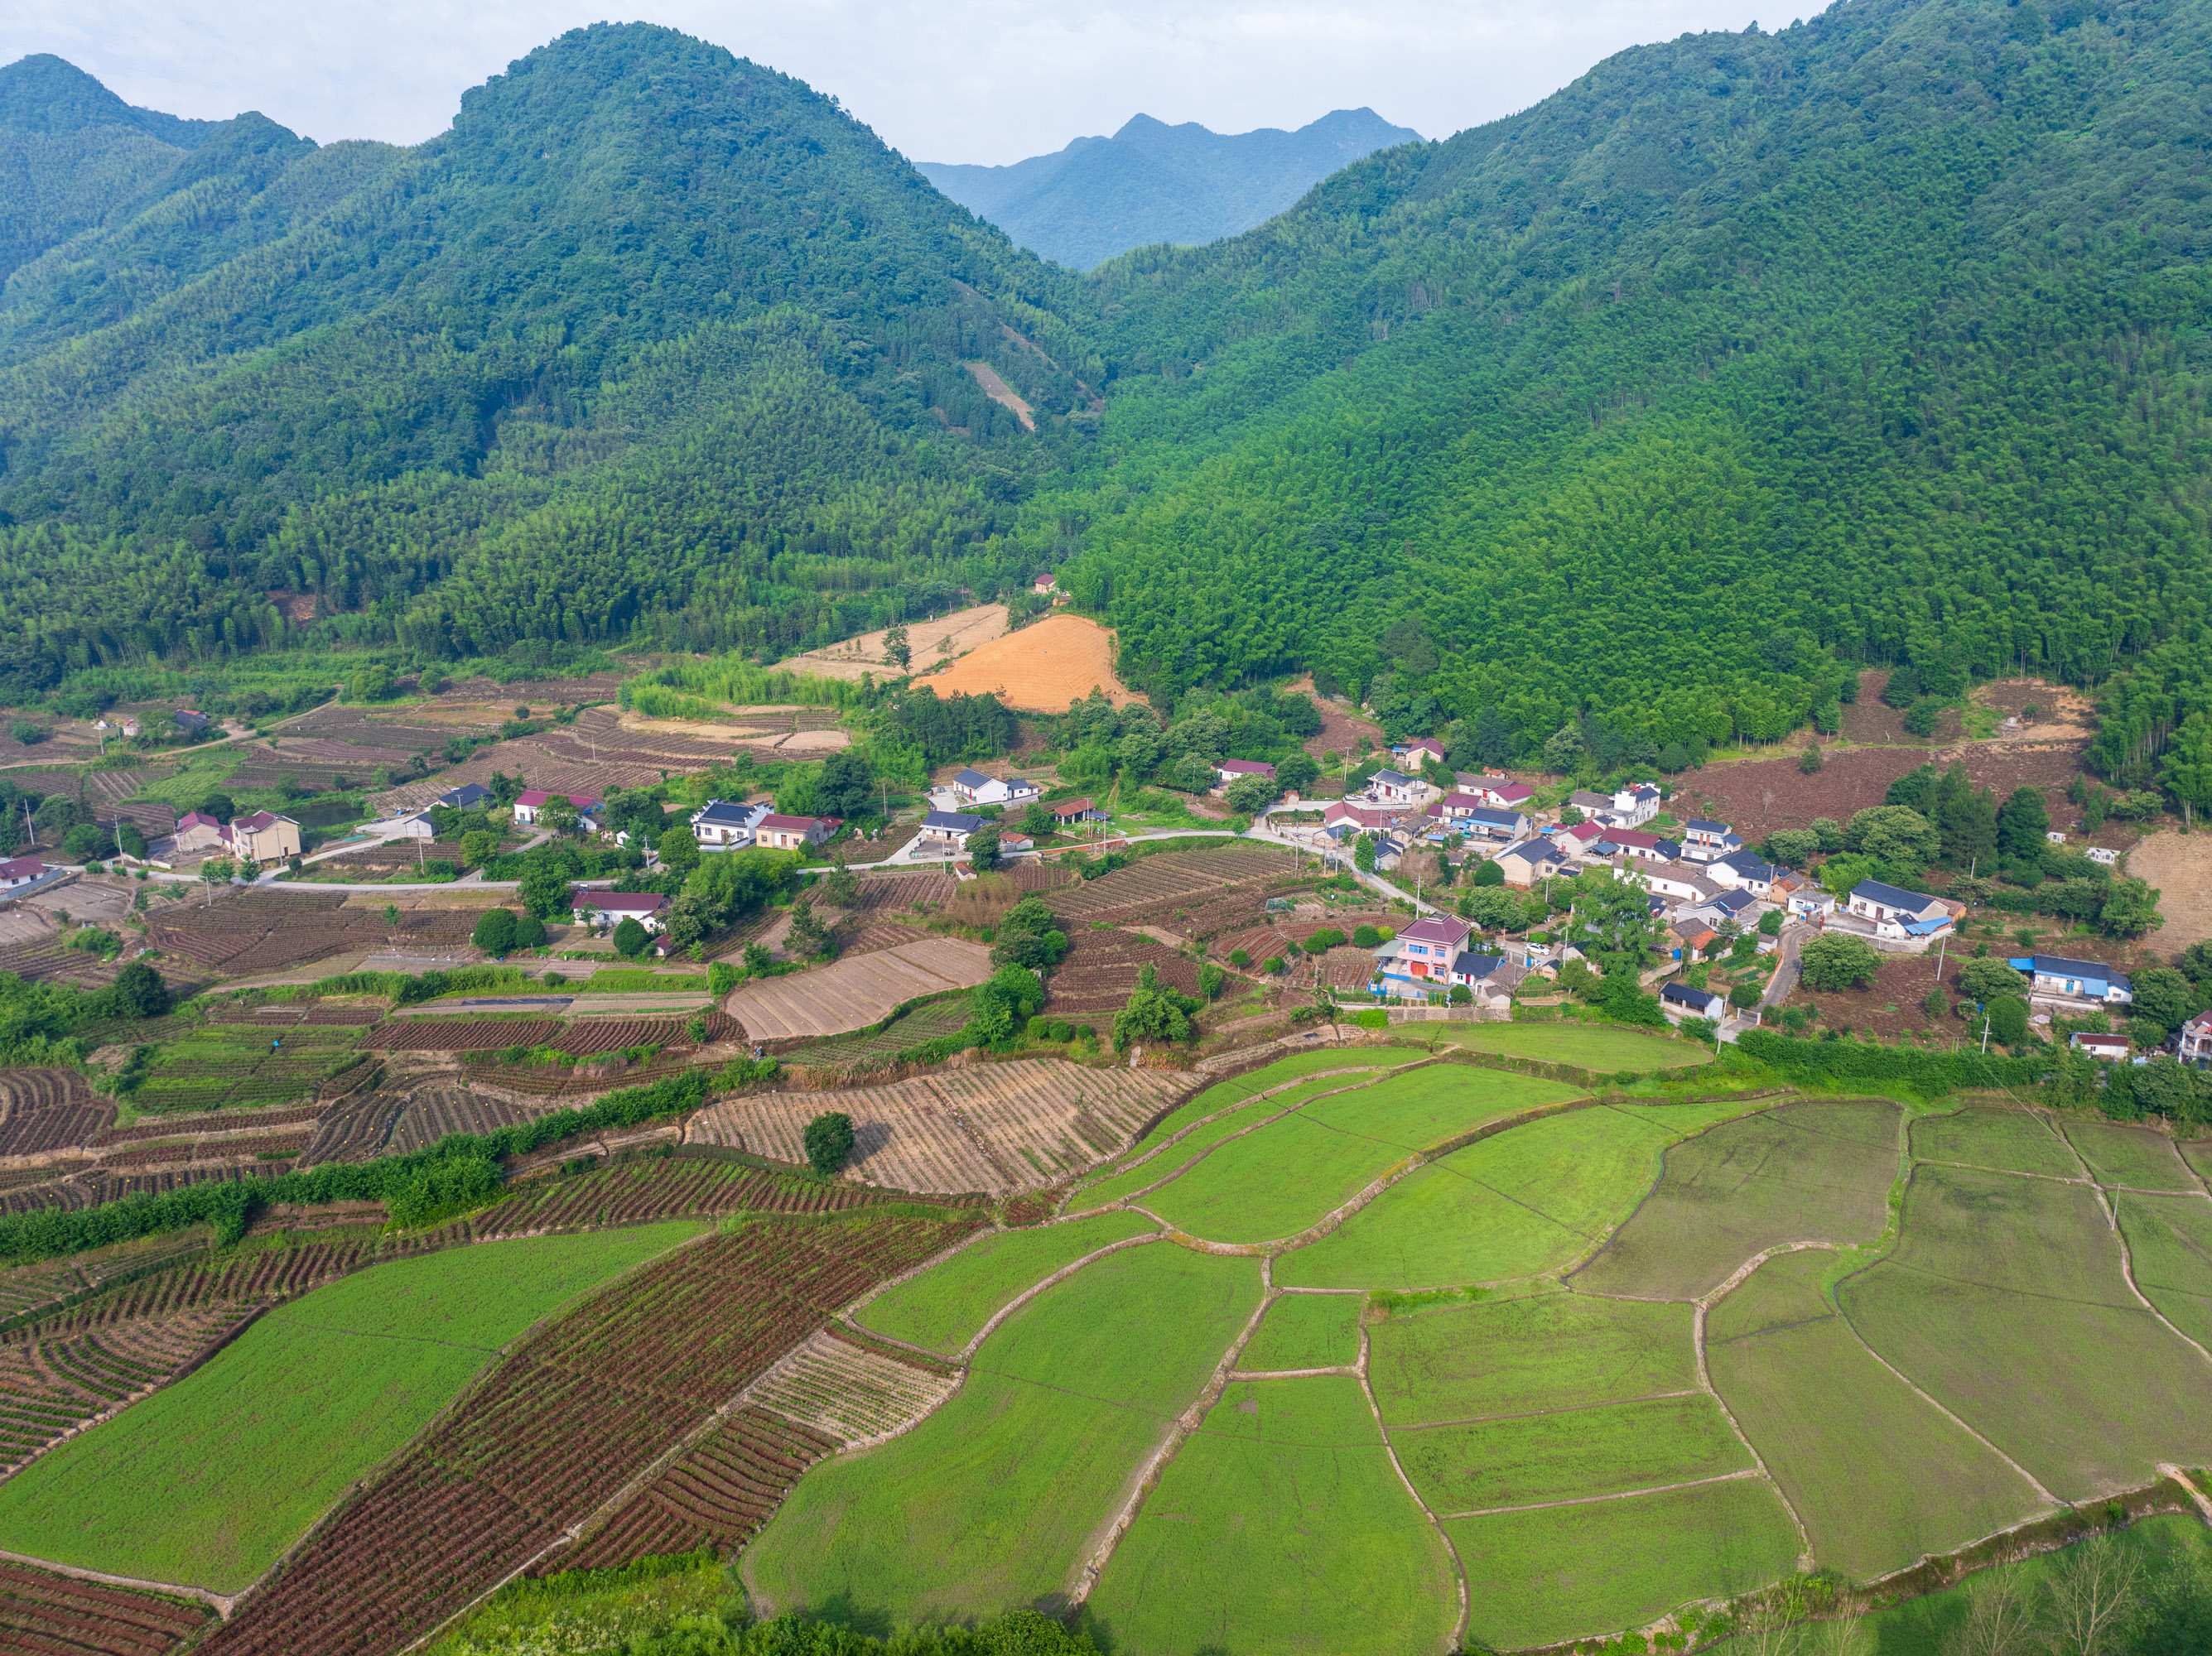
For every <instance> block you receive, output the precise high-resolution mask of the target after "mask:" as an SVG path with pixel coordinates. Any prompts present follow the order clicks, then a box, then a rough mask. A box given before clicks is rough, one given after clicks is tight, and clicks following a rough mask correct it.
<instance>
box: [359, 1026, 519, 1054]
mask: <svg viewBox="0 0 2212 1656" xmlns="http://www.w3.org/2000/svg"><path fill="white" fill-rule="evenodd" d="M560 1033H561V1024H560V1022H559V1020H558V1019H556V1018H394V1019H392V1021H391V1022H386V1023H380V1024H379V1025H377V1027H376V1028H374V1029H372V1030H370V1031H369V1033H368V1035H367V1036H366V1037H365V1038H364V1039H363V1040H362V1043H361V1044H362V1046H366V1047H368V1048H369V1049H370V1050H372V1051H374V1052H483V1051H496V1050H498V1049H499V1048H501V1047H503V1046H545V1045H547V1044H548V1043H549V1042H550V1041H551V1040H552V1039H553V1038H554V1037H555V1036H556V1035H557V1034H560Z"/></svg>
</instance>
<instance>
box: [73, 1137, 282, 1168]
mask: <svg viewBox="0 0 2212 1656" xmlns="http://www.w3.org/2000/svg"><path fill="white" fill-rule="evenodd" d="M312 1137H313V1132H312V1131H308V1130H307V1129H304V1128H303V1129H301V1130H300V1131H296V1132H272V1133H257V1134H255V1135H254V1136H253V1137H251V1138H216V1139H202V1140H199V1141H197V1142H187V1143H170V1144H147V1145H144V1146H143V1147H142V1148H140V1149H135V1150H118V1151H117V1152H116V1153H115V1154H114V1155H112V1156H108V1157H106V1159H105V1160H104V1161H103V1162H101V1164H100V1165H101V1166H102V1167H103V1168H166V1167H171V1166H174V1165H177V1164H179V1163H190V1164H192V1165H195V1166H197V1165H212V1164H214V1163H216V1162H238V1161H243V1160H245V1159H246V1158H247V1157H256V1158H259V1157H275V1156H297V1155H298V1154H299V1153H300V1152H301V1150H303V1149H307V1141H308V1140H309V1139H310V1138H312Z"/></svg>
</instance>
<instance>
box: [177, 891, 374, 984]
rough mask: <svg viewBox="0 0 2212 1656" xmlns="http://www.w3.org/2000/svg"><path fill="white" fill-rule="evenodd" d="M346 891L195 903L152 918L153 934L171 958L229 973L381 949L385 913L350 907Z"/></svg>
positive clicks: (243, 894)
mask: <svg viewBox="0 0 2212 1656" xmlns="http://www.w3.org/2000/svg"><path fill="white" fill-rule="evenodd" d="M344 905H345V895H344V894H343V892H337V891H317V890H314V889H312V888H304V889H303V888H299V887H291V888H285V889H276V890H246V891H238V892H234V893H227V894H225V895H221V896H219V897H217V898H216V901H214V902H212V903H209V902H205V901H202V900H200V899H197V898H191V899H187V900H186V901H184V902H181V903H175V904H172V905H171V906H170V907H167V908H162V909H157V910H155V911H154V912H152V913H149V914H148V915H147V917H146V919H147V928H146V931H147V936H148V937H150V938H151V939H152V941H153V943H154V946H155V948H157V949H160V950H161V952H162V953H163V954H165V955H175V956H177V957H178V958H179V960H185V961H191V962H192V963H193V964H194V965H196V966H202V967H205V968H208V969H209V970H210V971H216V972H221V973H223V974H226V975H229V976H244V975H246V974H252V973H255V972H278V971H282V970H283V969H284V968H286V967H290V966H304V965H306V964H307V962H309V961H319V960H321V959H323V958H324V957H325V955H336V954H340V953H343V952H345V951H348V950H351V949H374V948H377V947H379V946H380V945H381V944H382V943H384V942H385V941H386V938H388V937H390V936H391V934H392V927H391V926H390V925H387V924H386V921H385V919H384V918H383V916H382V915H380V914H379V913H374V912H372V911H369V910H365V909H347V908H346V907H344Z"/></svg>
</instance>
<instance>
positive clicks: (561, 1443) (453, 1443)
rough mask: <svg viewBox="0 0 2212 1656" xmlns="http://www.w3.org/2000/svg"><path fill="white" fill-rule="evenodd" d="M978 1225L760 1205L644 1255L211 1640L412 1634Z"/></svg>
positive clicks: (539, 1340) (306, 1650) (275, 1644)
mask: <svg viewBox="0 0 2212 1656" xmlns="http://www.w3.org/2000/svg"><path fill="white" fill-rule="evenodd" d="M979 1222H980V1221H979ZM970 1228H972V1226H970V1225H969V1224H965V1223H963V1222H935V1221H929V1220H914V1219H877V1220H869V1219H860V1220H857V1221H847V1222H842V1223H838V1224H835V1225H827V1226H825V1225H821V1224H818V1223H806V1222H777V1221H772V1220H771V1221H763V1222H758V1223H756V1224H751V1225H748V1226H746V1227H744V1228H742V1229H740V1230H738V1231H736V1232H733V1233H726V1234H719V1235H715V1236H712V1237H709V1238H708V1239H706V1240H703V1241H701V1242H698V1243H696V1244H694V1245H692V1246H690V1247H684V1248H682V1249H679V1250H678V1252H677V1253H674V1254H671V1255H669V1256H667V1257H666V1258H665V1259H661V1260H659V1261H656V1262H655V1263H654V1264H653V1265H648V1266H647V1267H645V1268H644V1269H643V1270H641V1271H639V1272H637V1273H636V1274H635V1275H634V1276H632V1277H629V1278H628V1279H626V1280H625V1281H624V1282H623V1283H617V1284H616V1285H615V1286H614V1287H612V1288H611V1289H607V1290H605V1291H604V1292H603V1293H601V1294H599V1295H597V1296H595V1297H594V1298H593V1299H592V1300H591V1301H587V1302H586V1304H585V1305H583V1306H582V1307H580V1308H579V1309H577V1310H576V1311H574V1312H573V1313H570V1314H568V1316H566V1317H563V1318H562V1319H560V1320H559V1321H557V1322H556V1323H555V1324H553V1325H551V1326H550V1327H549V1328H547V1329H546V1330H544V1331H543V1332H542V1333H540V1334H538V1335H537V1336H536V1337H534V1338H532V1339H531V1340H529V1341H528V1342H527V1343H526V1344H524V1345H523V1346H522V1347H520V1349H518V1350H516V1351H514V1352H513V1354H512V1355H511V1356H508V1357H507V1360H506V1361H505V1362H502V1363H501V1365H500V1366H499V1367H498V1368H495V1370H494V1371H493V1372H492V1373H491V1374H490V1375H489V1377H488V1378H487V1379H486V1380H485V1381H484V1382H483V1384H482V1385H481V1386H478V1387H477V1389H476V1390H475V1391H474V1392H471V1394H470V1395H469V1396H468V1397H467V1398H465V1400H464V1401H463V1402H462V1403H461V1404H460V1405H459V1407H458V1408H457V1409H456V1410H454V1411H453V1413H452V1414H450V1415H449V1416H447V1418H446V1419H445V1420H444V1421H443V1422H441V1424H440V1425H439V1426H437V1427H436V1428H435V1429H433V1430H432V1431H431V1433H430V1434H429V1435H428V1436H427V1437H426V1438H425V1439H424V1440H423V1441H422V1442H420V1443H419V1444H418V1445H417V1446H416V1447H415V1448H413V1449H412V1450H410V1452H409V1453H407V1454H406V1455H405V1456H404V1457H403V1459H401V1460H400V1461H399V1463H398V1464H397V1465H394V1466H393V1467H392V1469H391V1470H390V1471H388V1472H387V1473H386V1475H385V1476H384V1477H381V1478H380V1479H379V1480H378V1481H377V1483H375V1484H374V1485H373V1486H372V1487H371V1488H370V1489H368V1491H367V1492H366V1493H365V1494H363V1495H362V1496H360V1497H359V1498H357V1499H356V1500H355V1501H352V1502H351V1503H350V1504H349V1505H348V1506H347V1507H344V1508H343V1509H342V1510H341V1511H340V1512H339V1513H337V1515H336V1516H335V1517H334V1518H333V1519H332V1520H331V1521H330V1522H328V1523H326V1524H325V1525H324V1526H322V1527H321V1528H320V1529H319V1530H318V1531H317V1532H315V1534H314V1535H313V1538H311V1539H310V1540H309V1541H308V1543H307V1545H306V1546H305V1547H304V1548H303V1549H302V1550H301V1551H300V1552H299V1553H298V1554H296V1555H295V1556H294V1557H293V1559H292V1560H291V1561H290V1562H289V1565H288V1566H287V1567H285V1568H283V1571H282V1572H281V1573H280V1574H278V1575H277V1576H276V1578H275V1579H274V1580H272V1581H271V1582H270V1583H269V1584H268V1585H267V1586H265V1587H264V1589H262V1590H261V1591H260V1592H258V1593H257V1594H256V1596H255V1597H254V1598H252V1600H251V1601H250V1602H249V1603H248V1604H246V1607H245V1608H244V1609H243V1610H242V1611H240V1613H239V1614H238V1616H237V1617H235V1618H234V1620H233V1621H231V1622H230V1623H228V1624H227V1625H226V1626H224V1627H222V1628H221V1629H217V1630H216V1633H215V1634H214V1635H212V1636H211V1637H210V1639H209V1640H208V1641H207V1642H206V1643H205V1644H204V1646H203V1648H204V1649H205V1650H206V1651H208V1652H209V1653H210V1656H262V1653H267V1656H324V1653H336V1652H340V1651H343V1652H345V1653H348V1656H385V1653H389V1652H395V1651H398V1650H400V1649H402V1648H404V1647H405V1646H407V1645H408V1644H410V1643H411V1642H412V1641H415V1640H416V1639H417V1638H420V1637H422V1635H425V1634H427V1633H428V1632H429V1631H431V1630H432V1629H434V1628H435V1627H436V1626H437V1625H438V1624H439V1623H441V1622H442V1621H444V1620H445V1619H446V1618H447V1617H449V1616H451V1615H452V1614H453V1613H454V1612H455V1611H458V1610H459V1609H460V1608H461V1607H462V1606H464V1605H465V1604H467V1603H468V1602H469V1601H470V1600H471V1599H472V1598H475V1597H476V1596H477V1594H478V1593H480V1592H483V1590H484V1589H486V1588H487V1587H489V1586H491V1585H492V1584H493V1583H494V1582H495V1581H497V1580H500V1579H501V1577H502V1576H504V1575H505V1574H507V1573H508V1572H509V1571H511V1570H513V1569H516V1568H520V1567H522V1566H524V1565H526V1564H527V1563H528V1562H531V1560H532V1558H533V1557H534V1556H536V1555H538V1554H539V1553H541V1552H542V1551H544V1550H545V1549H546V1548H548V1547H549V1546H550V1545H551V1544H553V1543H554V1542H555V1541H556V1540H557V1539H558V1538H559V1536H560V1534H561V1532H562V1530H563V1529H566V1528H568V1526H572V1525H574V1524H577V1523H580V1522H582V1521H584V1520H586V1519H588V1518H590V1517H591V1516H592V1514H593V1513H594V1512H595V1511H596V1510H597V1509H598V1508H599V1507H601V1506H602V1505H604V1504H605V1502H607V1501H609V1500H610V1499H611V1498H612V1497H613V1496H614V1495H616V1494H617V1493H618V1492H619V1491H620V1490H621V1489H623V1486H624V1485H625V1484H626V1483H628V1482H629V1480H630V1479H631V1478H632V1477H635V1475H636V1473H637V1472H638V1471H641V1470H642V1469H643V1468H644V1467H645V1466H647V1465H649V1464H651V1462H652V1461H653V1459H655V1458H656V1457H657V1456H659V1455H660V1454H662V1453H665V1452H666V1451H667V1450H669V1449H671V1448H672V1447H676V1446H677V1445H678V1444H679V1443H681V1442H682V1441H684V1438H685V1437H686V1436H687V1435H690V1434H691V1433H693V1432H695V1431H697V1430H699V1429H701V1428H702V1427H704V1426H706V1425H707V1424H708V1422H710V1421H712V1420H713V1418H714V1410H715V1408H716V1407H717V1406H718V1405H720V1404H722V1403H723V1402H725V1401H726V1400H727V1399H728V1398H731V1397H732V1396H734V1395H735V1394H736V1393H737V1392H739V1391H740V1390H742V1389H743V1388H744V1386H745V1385H746V1384H748V1383H749V1382H750V1380H753V1379H754V1378H755V1377H756V1376H757V1375H758V1374H761V1373H762V1372H763V1371H764V1370H765V1369H766V1368H768V1367H769V1365H770V1364H771V1363H773V1362H775V1360H776V1358H777V1357H779V1356H781V1355H782V1354H783V1353H784V1352H785V1351H787V1350H790V1349H791V1347H792V1346H793V1345H795V1344H798V1343H799V1341H800V1340H802V1339H804V1338H805V1337H806V1335H807V1334H809V1333H810V1332H811V1331H813V1330H814V1329H816V1328H817V1327H819V1326H820V1325H822V1324H823V1322H824V1321H826V1320H827V1319H828V1318H829V1315H830V1314H831V1313H834V1312H835V1311H836V1310H837V1309H838V1308H839V1307H842V1306H843V1305H845V1304H848V1303H849V1302H850V1301H852V1300H853V1299H854V1298H856V1297H857V1296H858V1295H860V1294H861V1293H863V1292H865V1291H866V1289H868V1288H870V1287H872V1285H873V1284H874V1283H877V1282H878V1281H881V1280H883V1279H884V1277H891V1276H896V1275H897V1274H898V1273H899V1272H901V1271H905V1270H908V1269H910V1268H911V1267H912V1266H914V1265H918V1264H920V1263H921V1261H923V1260H925V1259H928V1258H930V1257H931V1256H932V1255H933V1254H935V1253H939V1252H940V1251H941V1250H942V1249H944V1248H945V1247H948V1246H950V1245H951V1243H952V1242H954V1241H956V1240H958V1238H959V1237H960V1236H961V1235H962V1234H965V1232H966V1231H967V1230H969V1229H970Z"/></svg>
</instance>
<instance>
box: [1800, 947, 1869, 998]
mask: <svg viewBox="0 0 2212 1656" xmlns="http://www.w3.org/2000/svg"><path fill="white" fill-rule="evenodd" d="M1797 963H1798V968H1799V970H1800V971H1801V972H1802V974H1804V979H1805V986H1806V987H1807V988H1808V989H1849V988H1850V987H1851V986H1853V985H1855V984H1862V983H1872V982H1873V981H1874V980H1875V974H1877V973H1879V972H1880V971H1881V955H1879V954H1877V953H1875V947H1874V945H1873V944H1872V943H1869V942H1867V940H1866V939H1865V938H1863V937H1844V936H1843V935H1841V934H1840V933H1831V934H1830V935H1829V936H1827V937H1815V938H1814V939H1813V941H1812V942H1810V943H1807V944H1806V945H1805V950H1804V953H1802V955H1799V956H1798V957H1797Z"/></svg>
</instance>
